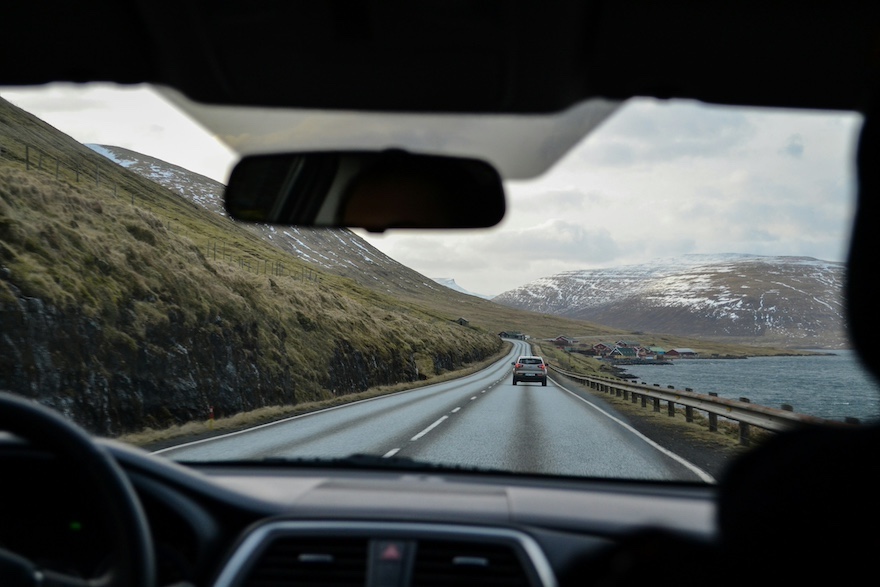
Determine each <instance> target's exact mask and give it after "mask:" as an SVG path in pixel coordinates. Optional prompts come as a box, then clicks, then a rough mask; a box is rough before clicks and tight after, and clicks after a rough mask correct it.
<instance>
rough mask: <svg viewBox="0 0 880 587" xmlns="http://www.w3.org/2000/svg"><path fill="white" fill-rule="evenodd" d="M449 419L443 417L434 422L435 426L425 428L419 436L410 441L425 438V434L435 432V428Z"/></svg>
mask: <svg viewBox="0 0 880 587" xmlns="http://www.w3.org/2000/svg"><path fill="white" fill-rule="evenodd" d="M448 417H449V416H442V417H441V418H440V419H439V420H437V421H436V422H434V423H433V424H431V425H430V426H428V427H427V428H425V429H424V430H422V431H421V432H419V433H418V434H416V435H415V436H413V437H412V438H410V441H413V440H418V439H419V438H421V437H422V436H424V435H425V434H427V433H428V432H430V431H431V430H433V429H434V428H436V427H437V426H439V425H440V424H442V423H443V420H445V419H446V418H448Z"/></svg>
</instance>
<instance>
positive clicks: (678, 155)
mask: <svg viewBox="0 0 880 587" xmlns="http://www.w3.org/2000/svg"><path fill="white" fill-rule="evenodd" d="M0 95H2V96H3V97H4V98H6V99H7V100H9V101H11V102H13V103H14V104H16V105H18V106H20V107H22V108H24V109H25V110H27V111H29V112H31V113H33V114H35V115H36V116H38V117H40V118H42V119H43V120H45V121H47V122H48V123H49V124H52V125H53V126H55V127H56V128H58V129H59V130H61V131H63V132H65V133H67V134H69V135H71V136H73V137H74V138H75V139H77V140H79V141H80V142H83V143H99V144H106V145H115V146H119V147H125V148H128V149H132V150H134V151H138V152H141V153H144V154H146V155H150V156H153V157H157V158H159V159H163V160H165V161H167V162H169V163H174V164H175V165H179V166H181V167H184V168H187V169H190V170H191V171H195V172H197V173H201V174H204V175H207V176H209V177H212V178H214V179H216V180H218V181H221V182H224V183H225V181H226V178H227V177H228V173H229V170H230V168H231V165H233V164H234V162H235V160H236V156H235V154H234V153H233V152H232V151H231V150H230V149H228V148H227V147H225V146H224V145H223V144H222V143H221V142H220V141H219V140H217V139H216V138H215V137H212V136H211V135H210V134H208V133H207V132H205V131H204V130H203V129H202V128H201V127H199V126H198V125H196V124H195V123H193V122H191V121H190V120H188V119H187V118H186V117H185V116H184V115H182V114H180V113H179V112H178V111H176V110H175V109H174V108H173V107H172V106H170V105H169V104H167V103H166V102H165V101H164V100H163V99H162V98H160V97H158V96H157V95H156V94H155V93H154V92H152V91H151V90H149V89H146V88H130V89H116V88H104V87H96V88H86V89H82V88H80V89H76V88H71V87H65V86H56V87H52V88H44V89H40V90H37V91H35V90H28V91H19V90H16V91H12V90H0ZM860 124H861V119H860V117H858V116H856V115H853V114H848V113H816V112H782V111H773V110H760V109H740V108H737V109H734V108H721V107H712V106H705V105H699V104H695V103H692V102H660V101H655V100H646V99H645V100H634V101H631V102H629V103H627V104H624V105H623V106H622V107H621V108H620V109H619V110H618V111H617V112H616V113H615V114H613V115H612V116H611V117H610V118H609V119H608V120H607V121H606V122H605V123H604V124H603V125H602V126H600V127H599V129H598V130H596V131H595V132H593V133H592V134H591V135H589V136H588V137H586V139H584V140H583V141H581V142H580V143H579V144H578V145H577V146H576V147H574V148H573V149H572V150H571V151H570V152H569V153H568V154H567V155H566V156H565V157H564V158H563V159H562V160H561V161H560V162H559V163H558V164H557V165H555V166H554V167H553V168H552V169H551V170H550V171H549V172H548V173H546V174H544V175H543V176H541V177H539V178H537V179H534V180H530V181H521V182H515V183H513V182H512V183H508V184H507V186H506V187H507V194H508V214H507V217H506V218H505V219H504V221H503V222H502V223H501V224H500V225H499V226H498V227H495V228H493V229H489V230H482V231H475V232H473V231H467V232H465V231H458V232H454V233H452V234H450V233H448V232H442V233H424V232H423V233H419V234H414V233H412V232H391V233H389V234H387V235H379V236H376V235H365V237H366V238H367V239H368V240H370V242H372V243H373V244H374V245H375V246H376V247H378V248H379V249H381V250H383V251H384V252H385V253H387V254H388V255H390V256H391V257H393V258H395V259H397V260H398V261H400V262H402V263H404V264H405V265H408V266H410V267H412V268H413V269H416V270H417V271H419V272H421V273H423V274H425V275H426V276H428V277H447V278H454V279H455V280H456V282H457V283H458V284H459V285H460V286H462V287H464V288H465V289H467V290H470V291H473V292H478V293H482V294H490V295H494V294H498V293H501V292H503V291H506V290H508V289H511V288H514V287H516V286H518V285H522V284H524V283H526V282H528V281H531V280H533V279H536V278H539V277H544V276H547V275H552V274H554V273H558V272H560V271H567V270H574V269H589V268H597V267H611V266H616V265H624V264H632V263H642V262H646V261H650V260H651V259H655V258H659V257H673V256H677V255H681V254H686V253H731V252H732V253H752V254H762V255H804V256H810V257H815V258H818V259H823V260H827V261H843V260H844V258H845V255H846V239H847V238H848V233H849V228H850V223H851V217H852V207H853V202H854V198H855V185H854V169H853V167H852V161H853V157H854V149H855V141H856V138H857V137H856V135H857V132H858V128H859V126H860ZM441 235H442V236H441Z"/></svg>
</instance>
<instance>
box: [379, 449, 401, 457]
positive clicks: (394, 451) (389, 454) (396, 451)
mask: <svg viewBox="0 0 880 587" xmlns="http://www.w3.org/2000/svg"><path fill="white" fill-rule="evenodd" d="M398 452H400V449H399V448H392V449H391V450H389V451H388V452H386V453H385V454H384V455H382V458H383V459H388V458H391V457H393V456H394V455H396V454H397V453H398Z"/></svg>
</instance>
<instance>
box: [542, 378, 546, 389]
mask: <svg viewBox="0 0 880 587" xmlns="http://www.w3.org/2000/svg"><path fill="white" fill-rule="evenodd" d="M541 386H542V387H547V380H546V379H544V380H543V381H541Z"/></svg>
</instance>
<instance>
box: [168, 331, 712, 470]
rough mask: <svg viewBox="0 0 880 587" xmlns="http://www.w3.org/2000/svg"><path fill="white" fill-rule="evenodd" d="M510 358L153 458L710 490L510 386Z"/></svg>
mask: <svg viewBox="0 0 880 587" xmlns="http://www.w3.org/2000/svg"><path fill="white" fill-rule="evenodd" d="M530 353H531V351H530V349H529V346H528V345H527V344H526V343H524V342H521V341H514V347H513V350H512V351H511V353H510V354H509V355H508V356H507V357H505V358H504V359H502V360H501V361H499V362H497V363H495V364H494V365H492V366H490V367H489V368H487V369H485V370H483V371H480V372H479V373H475V374H473V375H470V376H467V377H464V378H461V379H457V380H454V381H449V382H446V383H440V384H436V385H432V386H428V387H423V388H420V389H416V390H413V391H407V392H401V393H397V394H393V395H388V396H383V397H380V398H375V399H371V400H365V401H361V402H356V403H352V404H348V405H345V406H340V407H336V408H330V409H327V410H322V411H320V412H314V413H311V414H306V415H302V416H296V417H293V418H289V419H286V420H281V421H279V422H274V423H272V424H266V425H262V426H257V427H255V428H251V429H248V430H244V431H240V432H235V433H231V434H226V435H223V436H218V437H213V438H210V439H205V440H200V441H196V442H190V443H186V444H182V445H179V446H177V447H170V448H166V449H163V450H161V451H157V453H160V454H162V455H163V456H166V457H169V458H172V459H175V460H181V461H218V460H228V459H235V460H238V459H245V460H246V459H263V458H272V457H281V458H285V457H288V458H296V457H344V456H348V455H351V454H355V453H365V454H371V455H376V456H381V457H386V458H395V457H411V458H413V459H418V460H425V461H430V462H435V463H443V464H454V465H467V466H477V467H486V468H492V469H504V470H508V471H516V472H522V473H547V474H554V475H576V476H588V477H614V478H626V479H652V480H686V481H711V480H712V479H711V478H709V477H708V476H707V475H706V474H705V473H703V472H702V471H700V470H699V469H697V468H696V467H694V466H693V465H691V464H690V463H688V462H686V461H685V460H684V459H682V458H680V457H678V456H677V455H675V454H673V453H670V452H669V451H667V450H665V449H663V448H662V447H660V446H658V445H656V444H655V443H653V442H651V441H650V440H648V439H647V438H645V437H644V436H642V435H640V434H639V433H638V432H636V431H635V430H634V429H633V428H631V427H630V426H629V425H628V424H627V423H626V422H625V421H624V420H623V419H622V418H621V417H620V416H619V415H616V414H613V413H611V412H609V411H607V409H606V408H602V407H600V406H599V405H598V404H597V403H595V402H593V401H591V400H590V398H589V396H586V397H584V394H582V393H581V394H577V393H575V392H572V391H569V390H567V389H565V388H563V387H561V386H560V385H559V384H557V383H556V382H554V381H553V380H552V379H551V380H550V381H548V383H547V386H546V387H543V386H541V384H540V383H520V384H519V385H513V383H512V380H511V369H512V367H511V364H510V363H511V362H512V361H513V360H515V359H516V357H517V356H519V355H523V354H530Z"/></svg>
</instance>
